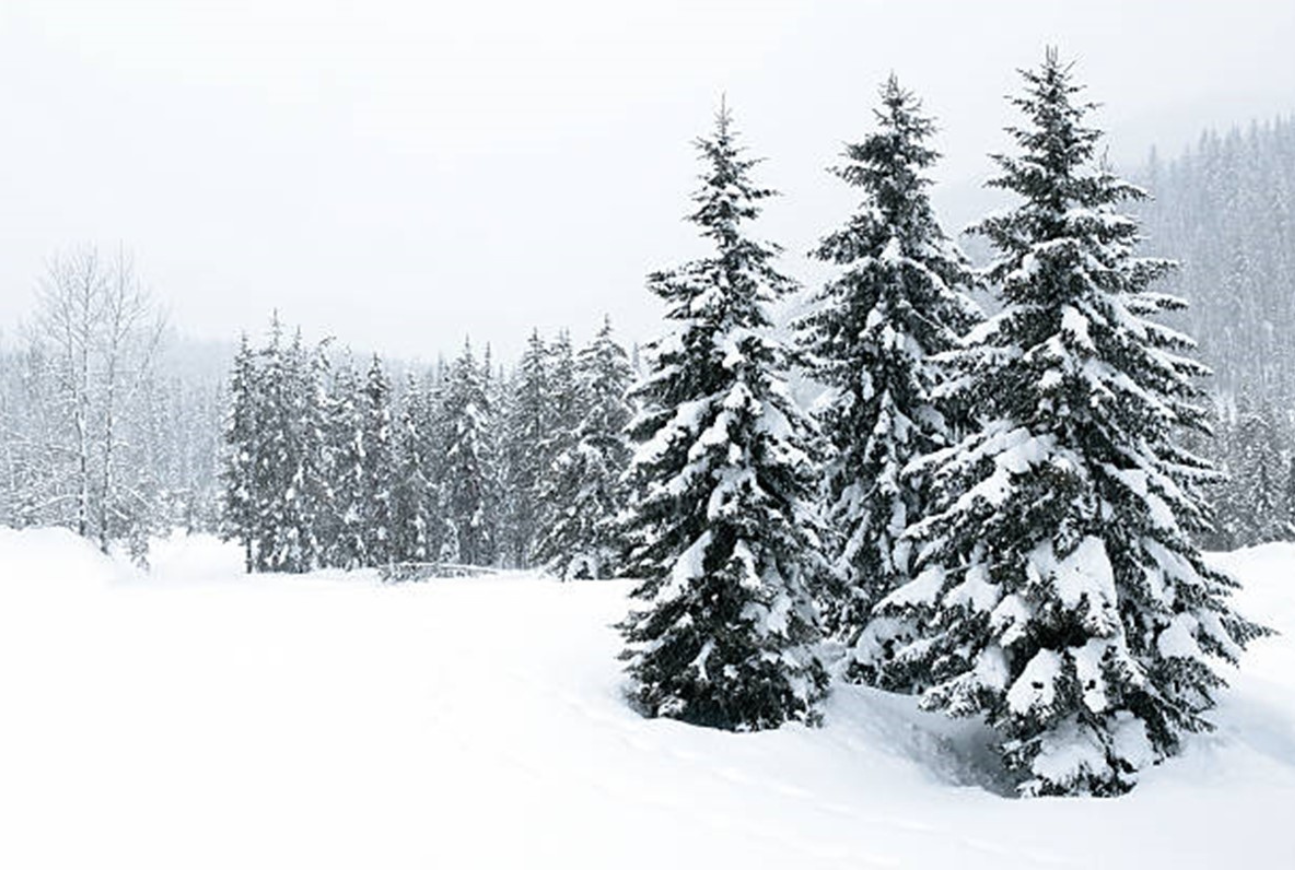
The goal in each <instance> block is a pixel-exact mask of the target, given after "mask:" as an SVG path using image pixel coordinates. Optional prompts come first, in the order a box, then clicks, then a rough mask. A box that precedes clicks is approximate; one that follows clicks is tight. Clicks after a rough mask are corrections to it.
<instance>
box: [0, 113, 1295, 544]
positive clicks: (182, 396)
mask: <svg viewBox="0 0 1295 870" xmlns="http://www.w3.org/2000/svg"><path fill="white" fill-rule="evenodd" d="M1132 174H1133V177H1134V178H1135V179H1136V180H1137V181H1138V183H1140V184H1142V185H1144V186H1145V187H1146V188H1147V189H1148V190H1149V192H1150V193H1151V194H1152V198H1151V199H1149V200H1147V201H1144V202H1142V203H1139V204H1137V206H1136V211H1137V214H1138V216H1139V217H1140V219H1141V220H1142V222H1143V234H1144V238H1145V243H1144V250H1145V252H1146V253H1148V254H1153V255H1157V256H1164V257H1169V258H1171V259H1174V260H1177V261H1178V262H1179V264H1180V266H1179V268H1178V269H1177V270H1175V271H1173V272H1171V273H1170V274H1169V275H1168V276H1167V277H1166V278H1164V279H1163V281H1162V282H1161V283H1162V288H1161V289H1162V290H1164V291H1165V292H1168V293H1173V294H1177V295H1181V296H1182V297H1184V298H1185V299H1186V300H1187V301H1188V302H1189V303H1190V307H1189V308H1187V309H1186V311H1184V312H1181V313H1178V314H1175V315H1173V316H1172V317H1171V323H1172V325H1173V326H1174V327H1175V328H1178V329H1181V330H1182V331H1183V332H1185V333H1187V334H1188V335H1190V336H1192V337H1193V338H1194V339H1195V340H1196V341H1197V343H1198V345H1199V357H1200V358H1201V359H1202V360H1203V361H1204V362H1205V363H1206V364H1208V365H1209V366H1210V367H1211V368H1212V369H1213V372H1214V374H1213V376H1212V377H1210V378H1208V379H1206V380H1204V381H1203V382H1202V386H1203V388H1204V389H1206V390H1207V391H1208V392H1209V393H1210V394H1211V396H1212V398H1213V402H1212V407H1213V410H1214V420H1213V427H1214V429H1215V435H1214V437H1213V438H1211V439H1200V438H1197V439H1195V440H1194V441H1193V446H1194V447H1195V448H1196V449H1198V450H1199V451H1200V452H1202V453H1203V454H1204V455H1206V456H1207V457H1209V458H1210V459H1211V460H1212V461H1214V462H1215V464H1217V465H1218V466H1220V467H1221V468H1222V469H1223V470H1224V471H1225V472H1227V474H1228V476H1229V479H1228V481H1227V482H1225V483H1221V484H1217V485H1215V486H1214V487H1213V488H1212V490H1211V492H1212V495H1213V499H1214V502H1215V507H1216V512H1217V531H1216V532H1215V533H1213V534H1212V535H1209V536H1207V539H1206V540H1204V541H1203V542H1202V543H1204V544H1205V545H1207V546H1211V547H1217V548H1223V549H1227V548H1231V547H1233V546H1239V545H1244V544H1252V543H1257V542H1260V541H1264V540H1273V539H1277V538H1286V537H1289V536H1290V535H1291V532H1290V522H1291V519H1292V515H1291V511H1292V509H1295V508H1293V507H1292V505H1293V501H1295V478H1293V477H1292V471H1293V470H1295V420H1293V419H1292V409H1293V408H1295V343H1292V341H1291V340H1290V336H1291V335H1295V222H1293V221H1292V215H1291V210H1292V208H1293V206H1292V202H1295V200H1293V198H1292V191H1295V121H1292V120H1291V119H1289V118H1279V119H1275V120H1265V121H1254V122H1251V123H1249V124H1247V125H1244V126H1238V127H1235V128H1233V129H1231V130H1228V131H1225V132H1218V131H1206V132H1204V133H1203V134H1202V135H1201V136H1200V138H1199V141H1198V142H1197V143H1196V144H1194V145H1193V146H1191V147H1189V148H1187V149H1185V150H1184V151H1182V152H1181V153H1179V154H1177V155H1171V156H1166V155H1163V154H1160V153H1157V152H1152V154H1151V155H1150V158H1149V159H1148V160H1147V161H1146V163H1145V164H1144V165H1143V166H1141V167H1139V168H1138V169H1137V171H1135V172H1134V173H1132ZM973 249H974V246H973ZM140 253H141V254H146V252H140ZM145 271H146V258H145V257H143V256H141V257H140V262H139V263H138V264H137V263H136V262H135V260H134V258H133V257H132V256H131V254H130V253H129V252H128V251H125V250H117V251H112V250H96V249H95V248H93V247H91V246H84V245H82V246H77V245H75V244H73V245H71V246H69V247H68V248H67V249H65V250H63V251H61V252H57V253H55V254H52V255H51V258H50V260H49V264H48V268H47V270H46V272H45V274H43V275H39V276H33V285H34V293H33V313H32V315H31V316H30V318H29V319H28V320H27V321H26V322H24V323H17V324H9V325H8V326H7V328H6V329H5V330H4V331H3V332H0V436H2V437H0V523H4V524H8V525H11V526H14V527H25V526H38V525H61V526H67V527H71V528H76V529H82V530H84V531H85V532H86V533H87V534H88V535H90V536H91V537H95V538H96V539H99V540H101V541H102V542H104V544H105V546H106V544H107V542H109V541H112V540H120V541H130V540H132V539H133V540H135V547H136V548H137V549H139V550H140V551H141V555H142V549H143V548H144V547H145V546H146V540H147V537H148V536H149V535H155V534H160V533H165V532H167V531H168V530H170V529H173V528H181V529H188V530H203V531H219V530H220V529H221V501H222V484H221V480H220V469H221V459H220V457H221V454H222V449H223V447H222V445H223V444H224V434H223V433H224V432H225V429H226V427H227V425H228V423H229V415H230V412H231V407H232V405H231V382H232V381H231V378H232V377H233V373H234V353H235V349H236V347H237V342H238V336H230V337H229V340H228V342H226V343H224V344H212V343H199V342H194V341H191V340H189V339H186V338H185V337H184V332H183V330H184V326H185V325H184V324H181V323H171V324H167V323H165V322H164V318H163V317H162V312H163V310H164V308H165V304H164V303H165V299H164V295H156V296H155V295H152V294H150V293H149V291H148V290H147V289H146V283H145V281H144V273H145ZM290 316H291V313H290V312H286V313H285V317H288V318H290ZM290 328H291V324H290V322H289V323H288V324H286V325H280V326H276V327H272V326H271V313H270V312H267V316H266V320H265V322H264V323H262V324H249V325H248V336H249V338H250V339H251V341H252V342H253V343H254V344H259V343H262V340H263V339H268V337H269V335H270V333H271V332H272V331H273V330H274V329H278V330H281V331H282V330H285V329H286V330H289V331H290ZM472 338H473V340H475V341H476V342H477V346H478V354H480V353H481V352H482V351H485V350H486V349H487V348H488V345H489V342H490V340H491V339H492V338H494V337H493V336H473V337H472ZM510 338H512V337H510ZM546 338H547V341H548V342H549V343H550V344H551V345H552V348H550V350H549V351H547V352H546V353H547V354H548V356H550V357H551V356H552V355H553V354H556V355H557V357H561V356H562V355H563V354H564V353H570V352H571V341H572V339H571V338H570V337H568V336H565V335H556V334H555V335H551V336H547V337H546ZM587 338H588V339H593V336H588V337H587ZM300 340H302V341H305V342H307V343H308V344H310V345H311V346H312V347H313V346H314V344H315V343H316V341H317V340H318V339H317V338H316V339H309V338H302V339H300ZM285 341H286V338H285ZM535 341H539V343H540V347H541V348H542V347H543V346H544V341H541V340H540V339H539V337H538V336H536V339H535ZM345 342H346V334H345V329H344V327H342V326H339V328H338V331H337V335H336V336H335V337H332V338H330V339H329V340H328V341H327V342H326V343H325V344H323V345H322V350H321V351H319V352H320V353H322V354H323V356H324V357H326V358H327V359H328V361H329V367H330V372H332V370H333V369H339V370H343V369H345V368H346V366H348V365H351V363H346V362H344V360H345V359H346V357H347V353H346V352H345V350H344V345H345ZM564 348H565V350H564ZM629 351H630V355H633V349H632V348H630V349H629ZM537 353H539V351H538V350H537V347H536V345H535V344H534V342H533V343H532V345H531V349H530V351H528V354H529V356H527V357H526V358H523V359H520V360H498V359H495V360H490V359H489V358H488V356H487V358H485V359H480V360H478V361H477V363H476V365H477V366H478V368H479V369H480V374H481V377H482V378H483V379H484V380H483V388H484V389H486V390H487V391H488V392H489V394H490V395H489V401H488V410H489V413H490V414H491V415H492V416H491V417H490V418H489V419H486V420H483V421H482V425H483V426H486V427H487V429H488V430H489V431H487V432H485V433H483V437H489V438H490V439H493V440H494V443H493V446H492V447H491V448H490V450H491V451H492V454H493V455H494V458H492V459H490V460H489V462H490V463H493V464H494V465H495V466H496V467H494V468H493V469H487V470H486V471H484V472H483V473H484V474H486V476H487V478H488V480H489V485H490V487H492V488H493V490H492V491H493V492H494V495H493V496H492V498H495V499H497V500H498V501H499V503H500V504H514V503H516V502H517V501H518V499H519V498H520V499H521V501H522V502H524V503H525V502H528V501H529V500H530V499H531V496H529V495H520V496H519V493H518V492H517V491H516V487H517V486H519V485H521V484H519V483H518V481H519V480H521V479H522V478H526V479H527V480H528V481H529V483H527V484H526V485H527V486H533V485H537V484H536V481H535V480H533V479H531V478H534V476H535V474H534V473H531V474H529V476H528V475H519V473H518V471H517V470H516V469H515V468H510V467H509V462H510V461H524V462H531V461H532V458H526V459H525V460H510V459H509V457H517V456H522V455H524V454H526V453H527V451H528V449H529V448H523V447H521V446H518V445H516V444H508V443H506V442H507V440H508V437H509V436H508V435H507V431H506V430H508V429H509V428H510V427H512V428H514V429H515V428H516V426H515V425H514V424H512V423H506V418H507V417H508V415H509V413H510V411H509V410H508V409H509V408H510V407H511V406H512V405H515V404H516V402H517V401H518V398H517V397H518V395H519V393H520V392H523V391H525V390H527V389H530V390H532V392H533V391H534V390H535V389H536V386H535V384H533V383H532V384H530V386H527V383H526V379H527V375H526V369H527V366H531V367H532V368H534V367H535V365H536V364H537V363H536V362H535V361H536V360H537V359H541V358H542V357H543V354H541V355H540V356H536V354H537ZM458 355H459V353H458V351H456V349H454V348H446V349H443V353H442V355H441V360H440V362H439V363H434V364H431V365H422V364H418V363H413V362H410V361H407V360H402V359H397V358H384V359H383V360H382V361H381V364H382V367H383V368H382V370H383V376H384V377H386V378H388V379H389V381H390V390H391V399H390V400H391V403H392V408H391V413H392V414H393V415H394V417H393V419H399V417H400V415H401V413H403V412H402V411H401V408H402V407H403V405H404V404H405V403H410V402H413V403H421V406H422V407H424V408H426V409H427V413H428V415H429V416H428V418H427V420H426V421H425V422H426V425H427V428H428V429H429V430H432V429H436V428H437V427H441V426H443V424H442V423H436V422H434V421H433V420H432V418H431V416H430V415H432V413H433V410H434V409H437V408H439V405H438V404H437V402H438V401H439V400H438V399H436V398H435V397H436V396H439V395H442V393H444V392H445V390H446V389H447V386H446V384H447V382H448V379H449V376H450V372H451V371H452V370H453V369H454V366H453V364H452V361H453V360H454V359H455V358H456V357H457V356H458ZM528 360H530V361H529V362H528ZM334 376H335V372H334V373H330V375H329V376H328V377H329V378H330V379H331V378H333V377H334ZM531 377H532V380H535V379H536V378H540V379H541V380H542V381H543V382H544V383H545V384H547V383H549V381H550V378H549V376H548V374H546V373H540V372H536V371H532V373H531ZM552 382H553V383H554V384H564V383H567V382H569V381H567V382H564V381H563V380H562V377H561V376H558V377H556V378H555V379H552ZM321 389H322V387H321ZM546 401H547V403H548V404H549V405H552V404H553V400H552V399H551V398H550V399H548V400H546ZM437 413H439V410H438V411H437ZM561 416H562V415H561V414H559V415H557V417H561ZM557 417H555V418H554V419H553V420H551V421H548V422H544V421H541V422H540V423H537V424H536V427H533V429H532V431H530V432H529V433H527V435H526V436H524V437H529V438H532V439H537V440H538V441H547V442H552V441H553V439H555V438H558V430H561V429H563V428H564V427H565V428H569V427H571V426H574V425H576V422H572V421H571V419H570V415H569V414H568V415H567V419H566V421H565V422H563V421H561V420H558V419H557ZM519 437H523V436H519ZM497 522H498V523H503V524H505V525H506V521H505V520H504V519H503V518H502V517H501V518H499V519H498V521H497ZM527 522H529V520H528V521H527ZM497 534H498V535H499V536H500V537H501V538H508V537H510V536H514V537H515V535H514V534H513V532H511V531H509V530H507V529H504V528H502V527H501V529H500V530H499V531H498V532H497ZM429 535H430V536H431V539H432V540H433V541H434V543H433V544H428V545H427V546H428V548H427V549H419V551H418V552H420V553H422V554H423V557H424V558H430V556H428V555H427V554H428V553H429V552H430V553H434V554H437V555H439V554H440V553H441V543H440V541H439V533H438V532H436V531H431V532H429ZM522 536H523V537H526V536H527V533H526V532H525V531H523V533H522ZM527 546H528V545H521V544H516V543H514V544H513V545H511V546H501V547H500V548H499V549H498V551H497V555H496V550H494V549H492V550H491V553H492V555H491V556H490V557H489V558H485V557H480V558H479V559H478V561H485V562H487V563H490V562H493V561H496V560H499V561H501V562H503V563H506V564H529V562H530V559H529V557H527V556H526V555H525V553H526V552H527ZM505 554H507V555H505ZM474 558H477V557H474Z"/></svg>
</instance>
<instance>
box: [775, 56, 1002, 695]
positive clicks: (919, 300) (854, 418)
mask: <svg viewBox="0 0 1295 870" xmlns="http://www.w3.org/2000/svg"><path fill="white" fill-rule="evenodd" d="M875 115H876V119H877V126H878V129H877V131H876V132H875V133H872V134H871V135H869V136H867V137H866V138H864V140H863V141H862V142H859V143H857V144H851V145H847V146H846V151H845V155H844V156H845V158H846V160H847V162H846V163H845V164H844V165H843V166H840V167H837V168H835V169H834V170H833V172H834V173H835V174H836V175H837V176H838V177H840V178H841V179H842V180H843V181H845V182H846V183H847V184H849V185H851V186H852V187H856V188H858V189H859V191H860V192H861V193H862V195H863V202H862V204H861V206H860V208H859V209H858V211H857V212H856V213H855V214H854V215H853V216H851V218H850V220H849V221H848V222H847V224H846V225H845V226H844V227H842V228H841V229H839V230H837V231H835V232H833V233H831V234H830V235H828V236H827V237H825V238H824V239H823V240H822V242H821V243H820V244H819V247H818V248H817V249H816V250H815V251H814V252H813V255H814V256H815V257H816V258H818V259H819V260H823V261H824V262H827V263H832V264H834V265H836V266H838V267H841V268H842V269H843V271H842V272H841V273H840V274H839V275H838V276H837V277H835V278H833V279H832V280H831V281H829V282H828V283H827V285H826V286H825V287H824V288H823V289H822V290H821V291H819V293H818V294H817V295H816V296H815V298H814V301H813V303H812V304H811V306H810V308H809V310H808V312H807V313H806V314H805V315H804V316H803V317H802V318H800V320H799V321H798V322H797V324H796V326H797V330H798V333H799V338H800V343H801V346H802V347H803V348H804V350H805V351H806V352H807V353H806V356H807V359H809V360H810V361H811V373H812V375H813V376H814V377H815V379H816V380H818V381H819V382H820V383H822V384H823V385H824V386H825V387H827V390H826V392H825V394H824V395H823V397H822V398H821V399H820V401H819V402H818V404H817V410H818V415H819V419H820V422H821V425H822V429H823V433H824V435H825V436H826V440H827V441H828V442H829V443H830V447H831V449H830V460H829V462H828V464H827V467H826V471H825V473H824V477H823V490H824V501H825V503H826V505H827V516H826V519H827V520H828V522H829V524H830V526H831V528H832V529H833V531H834V532H835V537H836V538H837V542H836V546H835V548H834V551H835V552H834V557H835V558H834V563H835V564H834V566H833V567H834V576H835V579H836V580H837V581H838V582H839V583H840V586H841V587H842V588H839V589H838V590H837V593H838V594H836V595H833V596H831V599H832V600H830V601H828V602H826V606H825V607H824V619H825V622H826V623H827V624H828V626H829V627H830V628H831V629H832V630H833V631H834V632H835V633H837V634H838V635H839V636H840V637H841V638H842V640H844V641H845V642H846V643H847V645H848V647H849V648H850V649H851V651H852V657H851V664H850V665H849V668H848V670H847V673H849V674H851V675H852V676H856V677H858V676H862V675H864V674H871V673H872V667H871V665H870V662H871V660H872V659H873V658H875V657H876V656H877V655H879V654H880V652H881V649H880V647H879V641H880V640H882V639H883V638H882V635H885V634H886V633H888V632H892V631H894V630H896V628H897V627H896V626H885V627H884V628H883V627H882V626H881V625H880V623H878V624H876V625H873V626H872V630H871V631H869V632H866V633H865V631H864V629H865V628H867V627H869V624H870V621H871V620H870V615H869V609H870V608H871V606H872V605H873V604H874V603H876V602H877V601H878V600H880V599H881V598H882V597H883V596H885V595H886V594H887V593H889V592H890V591H891V590H893V589H895V588H897V587H899V586H901V585H903V584H904V583H906V582H908V580H909V579H911V577H910V575H909V561H910V550H911V547H912V542H911V541H908V540H906V539H904V538H903V537H902V534H903V531H904V529H905V528H906V527H907V526H908V525H909V524H911V523H914V522H916V521H917V520H919V519H920V518H921V517H922V515H923V513H924V512H925V501H926V498H925V494H924V492H923V489H924V483H923V480H922V478H921V476H920V475H911V474H910V475H906V474H904V469H905V467H907V466H908V465H909V463H910V462H912V460H913V459H914V458H916V457H919V456H922V455H925V454H928V453H930V452H932V451H934V450H935V449H937V448H940V447H944V446H947V445H948V444H949V443H950V439H951V437H952V436H953V434H954V433H953V432H952V431H951V429H956V428H957V427H956V425H955V424H956V423H957V415H956V414H955V413H951V411H952V409H950V408H948V407H947V406H946V405H947V403H940V402H937V401H936V400H935V399H934V398H933V396H932V394H933V392H934V389H935V387H936V385H937V384H938V383H940V381H941V380H942V377H943V375H942V372H941V370H940V368H939V366H938V365H937V364H936V363H935V362H934V361H933V360H932V357H933V356H934V355H935V354H939V353H943V352H945V351H948V350H950V349H952V348H953V347H954V346H955V344H956V343H957V341H958V339H959V337H960V336H961V335H963V334H964V333H965V332H966V331H967V330H968V329H969V328H970V327H971V326H972V324H974V323H975V322H977V321H978V320H979V311H978V309H977V307H976V305H975V303H973V302H972V301H971V299H970V296H969V295H968V293H969V292H970V291H971V290H972V289H973V288H974V285H975V283H976V279H975V276H974V273H973V272H972V270H971V267H970V263H969V262H968V260H967V258H966V257H965V256H964V255H963V254H962V252H961V251H959V250H958V249H957V247H956V246H955V245H954V244H953V243H952V242H951V241H950V240H949V238H948V237H947V236H946V235H945V234H944V232H943V230H941V228H940V225H939V223H938V222H937V221H936V218H935V214H934V211H933V210H932V208H931V203H930V200H929V198H928V196H927V188H928V187H929V186H930V183H931V182H930V179H929V178H928V177H927V175H926V173H927V170H929V168H930V167H931V166H932V165H933V164H934V163H935V161H936V159H937V158H938V156H939V155H938V154H937V153H936V152H935V151H934V150H932V149H931V148H930V146H929V145H928V144H927V141H928V139H929V138H930V136H931V135H932V133H933V132H934V130H935V125H934V124H933V123H932V121H931V120H930V119H929V118H927V117H926V116H924V115H923V114H922V112H921V104H920V102H919V101H918V100H917V99H916V98H915V97H914V96H913V94H912V93H911V92H909V91H906V90H904V89H903V88H902V87H900V85H899V82H898V80H897V79H896V78H895V76H894V75H893V74H892V75H891V76H890V78H889V79H887V81H886V83H885V85H883V86H882V88H881V108H880V109H878V110H876V111H875Z"/></svg>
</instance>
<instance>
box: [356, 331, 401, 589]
mask: <svg viewBox="0 0 1295 870" xmlns="http://www.w3.org/2000/svg"><path fill="white" fill-rule="evenodd" d="M363 398H364V405H363V419H362V422H361V427H360V431H361V435H362V437H363V439H364V454H363V460H362V469H363V475H364V476H363V486H364V505H363V510H362V517H363V519H362V529H363V534H364V537H365V547H364V549H365V563H364V564H366V565H368V566H370V567H372V566H377V565H386V564H388V563H390V562H393V561H395V550H394V546H393V545H394V538H395V525H396V524H395V517H394V514H393V504H392V500H393V493H392V490H393V488H394V476H393V466H394V463H395V445H394V443H393V433H392V431H391V383H390V382H389V381H388V380H387V373H386V372H385V371H384V370H383V367H382V360H381V359H380V358H379V357H378V355H377V354H374V356H373V360H372V362H371V363H370V364H369V372H368V374H367V376H366V377H365V380H364V397H363Z"/></svg>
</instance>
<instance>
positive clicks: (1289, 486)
mask: <svg viewBox="0 0 1295 870" xmlns="http://www.w3.org/2000/svg"><path fill="white" fill-rule="evenodd" d="M1282 519H1283V520H1284V521H1285V526H1284V530H1283V531H1284V535H1285V537H1284V538H1283V539H1282V540H1286V541H1295V453H1292V454H1291V457H1290V459H1289V460H1288V462H1287V464H1286V484H1285V485H1284V486H1283V487H1282Z"/></svg>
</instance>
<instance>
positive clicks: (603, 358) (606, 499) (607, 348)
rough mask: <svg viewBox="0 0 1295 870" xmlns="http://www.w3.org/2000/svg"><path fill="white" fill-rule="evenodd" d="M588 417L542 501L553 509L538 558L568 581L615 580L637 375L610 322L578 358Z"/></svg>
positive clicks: (557, 460)
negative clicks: (631, 393)
mask: <svg viewBox="0 0 1295 870" xmlns="http://www.w3.org/2000/svg"><path fill="white" fill-rule="evenodd" d="M575 377H576V384H577V386H576V387H575V389H574V390H573V392H576V393H578V395H579V396H580V398H581V401H580V403H579V404H580V405H581V406H583V408H584V411H583V417H582V419H581V420H580V422H579V424H578V425H577V426H576V427H575V431H574V433H573V435H572V436H571V437H570V438H568V439H567V443H566V444H565V445H564V446H563V447H562V449H561V451H560V452H559V453H558V454H557V456H556V457H554V459H553V461H552V463H551V465H550V467H549V469H548V472H547V473H546V474H545V476H544V481H543V486H542V488H541V490H540V495H539V503H540V504H542V505H546V506H547V507H548V508H549V511H548V517H549V519H548V522H547V523H546V524H545V527H544V528H543V529H542V530H541V534H540V538H539V541H538V543H537V545H536V549H535V561H536V562H537V563H539V564H541V565H544V566H545V568H546V569H547V570H548V571H550V572H551V573H553V574H556V575H557V576H559V577H561V578H562V579H564V580H602V579H606V578H608V577H611V576H615V574H616V572H617V571H618V565H617V558H618V556H619V554H620V543H619V540H620V539H619V535H618V534H617V531H616V522H615V520H616V517H617V516H618V515H619V514H620V512H621V511H622V510H623V509H624V507H625V486H624V482H623V478H624V474H625V470H626V469H627V468H628V467H629V460H630V446H629V440H628V438H627V437H626V435H625V428H626V426H627V425H628V424H629V421H630V418H631V414H632V412H631V409H630V406H629V403H628V402H627V401H626V398H625V393H626V391H627V390H628V389H629V386H630V383H631V380H632V373H631V372H630V365H629V357H628V356H627V355H626V353H625V349H624V348H623V347H621V346H620V345H619V344H617V343H616V341H615V339H614V338H613V337H612V326H611V319H610V318H606V319H604V321H603V326H602V329H600V330H599V331H598V335H597V336H596V337H595V338H594V340H593V342H592V343H591V344H589V345H588V346H587V347H585V348H583V349H581V351H580V355H579V357H578V358H577V360H576V366H575Z"/></svg>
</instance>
